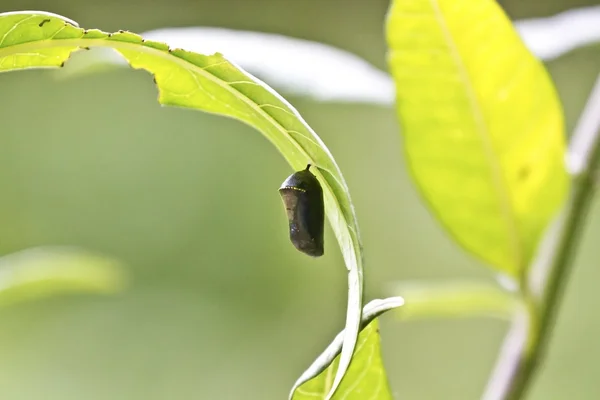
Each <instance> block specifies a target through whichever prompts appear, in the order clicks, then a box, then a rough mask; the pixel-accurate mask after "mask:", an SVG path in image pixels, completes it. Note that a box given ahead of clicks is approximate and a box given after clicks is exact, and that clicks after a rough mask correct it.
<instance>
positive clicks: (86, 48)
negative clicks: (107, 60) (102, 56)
mask: <svg viewBox="0 0 600 400" xmlns="http://www.w3.org/2000/svg"><path fill="white" fill-rule="evenodd" d="M82 49H84V50H90V48H89V47H86V46H84V47H82Z"/></svg>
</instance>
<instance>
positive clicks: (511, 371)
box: [483, 76, 600, 400]
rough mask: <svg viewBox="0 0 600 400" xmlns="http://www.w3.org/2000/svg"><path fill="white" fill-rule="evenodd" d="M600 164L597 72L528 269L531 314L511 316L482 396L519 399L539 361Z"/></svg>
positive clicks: (599, 82)
mask: <svg viewBox="0 0 600 400" xmlns="http://www.w3.org/2000/svg"><path fill="white" fill-rule="evenodd" d="M599 163H600V76H598V78H597V80H596V84H595V85H594V88H593V89H592V92H591V94H590V97H589V99H588V102H587V104H586V107H585V109H584V111H583V113H582V115H581V117H580V119H579V121H578V124H577V127H576V128H575V131H574V132H573V139H572V140H571V144H570V149H569V154H568V159H567V165H568V166H569V170H570V171H569V172H571V174H572V176H573V187H572V190H571V194H570V198H569V201H568V203H567V205H566V207H565V209H564V210H563V213H562V215H561V216H560V218H559V220H558V221H557V223H556V225H555V226H554V227H553V229H551V230H550V231H549V235H550V237H549V238H548V239H549V243H546V244H550V245H548V246H545V247H544V248H543V249H542V250H541V252H540V255H539V258H538V260H537V264H536V265H534V266H533V267H532V271H531V275H530V279H529V282H528V283H527V284H528V290H527V291H528V293H531V295H532V296H533V298H532V299H530V300H531V301H532V302H533V304H534V308H533V311H531V312H530V313H529V318H524V317H523V315H518V316H516V317H515V319H514V321H513V324H512V328H511V330H510V332H509V333H508V335H507V337H506V339H505V343H504V346H503V348H502V351H501V354H500V358H499V359H498V362H497V365H496V368H495V370H494V373H493V374H492V378H491V379H490V381H489V383H488V386H487V388H486V391H485V394H484V397H483V398H484V399H485V400H519V399H522V398H523V395H524V394H525V393H526V391H527V389H528V387H529V383H530V381H531V377H532V376H533V374H534V373H535V370H536V368H537V366H538V365H539V364H540V361H541V360H542V358H543V356H544V353H545V349H546V343H547V341H548V338H549V336H550V331H551V330H552V326H553V323H554V319H555V316H556V312H557V309H558V306H559V303H560V298H561V294H562V292H563V288H564V286H565V284H566V281H567V278H568V275H569V272H570V270H571V267H572V264H573V262H572V261H573V257H574V255H575V253H576V250H577V245H578V244H579V238H580V237H581V231H582V228H583V225H584V223H585V219H586V216H587V211H588V209H589V206H590V203H591V200H592V197H593V194H594V189H595V185H596V182H595V174H596V172H597V169H598V164H599Z"/></svg>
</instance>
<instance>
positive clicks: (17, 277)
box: [0, 247, 125, 307]
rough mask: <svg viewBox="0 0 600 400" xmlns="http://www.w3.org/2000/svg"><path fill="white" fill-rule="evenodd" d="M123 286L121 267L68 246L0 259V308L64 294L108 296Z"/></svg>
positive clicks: (31, 250) (106, 259)
mask: <svg viewBox="0 0 600 400" xmlns="http://www.w3.org/2000/svg"><path fill="white" fill-rule="evenodd" d="M124 286H125V275H124V273H123V270H122V269H121V265H120V264H119V263H118V262H117V261H115V260H113V259H109V258H106V257H103V256H100V255H96V254H92V253H89V252H86V251H83V250H80V249H76V248H69V247H38V248H31V249H27V250H22V251H20V252H18V253H12V254H9V255H6V256H3V257H0V307H2V306H7V305H12V304H14V303H17V302H21V301H27V300H34V299H39V298H44V297H48V296H52V295H57V294H63V293H99V294H110V293H115V292H117V291H120V290H121V289H123V288H124Z"/></svg>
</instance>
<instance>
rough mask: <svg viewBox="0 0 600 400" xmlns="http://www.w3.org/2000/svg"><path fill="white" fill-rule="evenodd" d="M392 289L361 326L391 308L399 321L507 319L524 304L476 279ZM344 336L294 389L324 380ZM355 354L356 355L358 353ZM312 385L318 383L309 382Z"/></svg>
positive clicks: (366, 312) (371, 305)
mask: <svg viewBox="0 0 600 400" xmlns="http://www.w3.org/2000/svg"><path fill="white" fill-rule="evenodd" d="M394 292H395V293H399V294H401V296H396V297H388V298H386V299H375V300H372V301H370V302H369V303H367V304H366V305H365V307H364V309H363V317H362V321H361V329H364V328H365V327H367V326H368V325H369V324H370V323H371V322H372V321H373V320H375V318H377V317H379V316H380V315H382V314H384V313H386V312H388V311H392V310H395V312H394V316H395V317H396V318H398V319H400V320H402V321H412V320H417V319H423V318H443V317H450V318H456V317H471V318H472V317H493V318H500V319H504V320H510V319H511V318H512V316H513V315H514V313H515V312H516V311H517V310H519V309H520V308H522V307H525V305H524V303H523V302H522V301H521V300H520V298H519V297H518V296H517V295H515V294H514V293H512V292H510V291H507V290H504V289H501V288H500V287H499V286H498V285H495V284H491V283H487V282H479V281H450V282H443V283H431V282H400V283H398V284H396V285H395V287H394ZM370 334H372V332H371V333H370ZM361 335H362V333H361ZM343 337H344V332H341V333H339V334H338V335H337V336H336V337H335V339H334V340H333V341H332V342H331V343H330V344H329V346H327V348H326V349H325V350H324V351H323V353H321V355H319V357H317V359H316V360H315V361H314V362H313V363H312V365H311V366H310V367H309V368H308V369H307V370H306V372H305V374H304V375H302V376H301V377H300V378H299V379H298V381H297V382H296V383H295V384H294V390H295V389H296V388H298V387H305V384H306V383H307V382H309V381H311V380H312V381H315V380H319V379H320V381H318V382H319V383H318V385H323V384H324V382H326V381H327V379H326V377H327V376H329V374H330V373H331V372H327V373H323V372H324V371H326V370H328V371H329V370H330V369H331V368H335V364H334V363H333V362H334V360H335V359H336V357H337V356H338V355H339V354H340V351H341V349H342V340H343ZM370 340H371V339H370ZM372 340H374V339H372ZM377 340H379V338H377ZM356 356H358V352H357V355H356ZM378 362H379V361H378V360H376V365H375V366H374V368H377V363H378ZM332 363H333V364H332ZM353 365H354V364H353ZM330 367H331V368H330ZM370 368H372V367H370V366H369V365H365V364H363V365H362V369H356V370H352V368H351V369H350V372H349V375H348V380H350V381H351V380H352V379H353V376H356V375H353V371H354V373H356V374H360V375H362V374H366V373H367V372H365V371H368V370H369V369H370ZM315 377H317V378H315ZM315 384H317V383H313V384H312V385H313V386H314V385H315ZM318 387H322V386H318ZM317 393H318V391H317ZM321 397H322V396H321V395H320V394H319V395H314V396H313V398H321ZM297 398H298V399H302V397H294V399H297Z"/></svg>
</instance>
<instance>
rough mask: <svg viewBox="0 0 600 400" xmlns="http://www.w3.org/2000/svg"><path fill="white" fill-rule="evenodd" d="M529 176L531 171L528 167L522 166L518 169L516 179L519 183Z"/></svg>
mask: <svg viewBox="0 0 600 400" xmlns="http://www.w3.org/2000/svg"><path fill="white" fill-rule="evenodd" d="M530 174H531V169H530V168H529V166H528V165H523V166H522V167H521V168H519V172H518V175H517V178H518V179H519V181H524V180H526V179H527V178H528V177H529V175H530Z"/></svg>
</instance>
